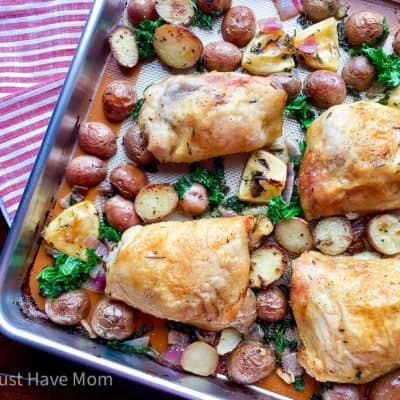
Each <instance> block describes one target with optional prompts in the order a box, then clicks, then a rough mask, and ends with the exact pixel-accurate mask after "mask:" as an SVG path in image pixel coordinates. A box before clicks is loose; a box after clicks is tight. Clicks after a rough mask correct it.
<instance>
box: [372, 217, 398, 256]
mask: <svg viewBox="0 0 400 400" xmlns="http://www.w3.org/2000/svg"><path fill="white" fill-rule="evenodd" d="M367 236H368V241H369V243H370V244H371V246H372V247H373V248H374V249H375V250H376V251H379V252H380V253H382V254H385V255H387V256H392V255H394V254H397V253H399V252H400V220H399V217H397V216H396V215H393V214H382V215H377V216H376V217H374V218H372V219H371V221H370V222H369V224H368V230H367Z"/></svg>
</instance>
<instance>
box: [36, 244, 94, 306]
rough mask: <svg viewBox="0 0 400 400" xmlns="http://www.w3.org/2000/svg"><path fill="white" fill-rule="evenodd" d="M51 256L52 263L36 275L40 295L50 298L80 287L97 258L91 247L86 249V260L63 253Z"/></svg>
mask: <svg viewBox="0 0 400 400" xmlns="http://www.w3.org/2000/svg"><path fill="white" fill-rule="evenodd" d="M53 257H54V264H53V265H52V266H47V267H45V268H44V269H43V270H42V271H40V273H39V274H38V275H37V280H38V282H39V289H40V293H41V295H42V296H45V297H50V298H53V297H56V296H58V295H59V294H61V293H64V292H69V291H70V290H75V289H78V288H80V287H81V286H82V284H83V282H85V280H86V279H87V278H88V276H89V272H90V270H91V269H92V268H93V267H94V266H95V265H96V264H97V262H98V260H99V257H98V256H97V255H96V249H93V248H91V249H87V250H86V258H87V260H86V261H82V260H80V259H79V258H77V257H74V256H68V255H66V254H63V253H58V254H55V255H54V256H53Z"/></svg>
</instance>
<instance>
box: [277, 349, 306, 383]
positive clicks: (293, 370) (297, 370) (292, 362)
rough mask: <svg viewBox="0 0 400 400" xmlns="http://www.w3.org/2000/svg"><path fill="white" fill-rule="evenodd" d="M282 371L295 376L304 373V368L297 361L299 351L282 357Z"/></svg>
mask: <svg viewBox="0 0 400 400" xmlns="http://www.w3.org/2000/svg"><path fill="white" fill-rule="evenodd" d="M281 367H282V371H283V372H286V373H289V374H290V375H293V376H294V377H295V378H296V377H298V376H301V375H303V373H304V369H303V367H302V366H301V365H300V364H299V362H298V361H297V353H294V352H293V353H289V354H285V355H283V356H282V357H281Z"/></svg>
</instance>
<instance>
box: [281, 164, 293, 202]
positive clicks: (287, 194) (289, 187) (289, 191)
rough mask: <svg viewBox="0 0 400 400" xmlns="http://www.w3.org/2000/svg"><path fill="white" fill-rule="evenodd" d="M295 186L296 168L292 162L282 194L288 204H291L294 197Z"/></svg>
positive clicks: (288, 166) (288, 167)
mask: <svg viewBox="0 0 400 400" xmlns="http://www.w3.org/2000/svg"><path fill="white" fill-rule="evenodd" d="M293 186H294V167H293V163H292V162H290V163H288V165H287V173H286V184H285V187H284V189H283V192H282V198H283V200H285V202H286V204H289V203H290V200H291V199H292V195H293Z"/></svg>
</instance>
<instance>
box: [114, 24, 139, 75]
mask: <svg viewBox="0 0 400 400" xmlns="http://www.w3.org/2000/svg"><path fill="white" fill-rule="evenodd" d="M108 42H109V44H110V48H111V53H112V55H113V57H114V58H115V60H116V61H117V63H118V64H119V65H121V67H125V68H133V67H134V66H135V65H136V64H137V63H138V61H139V50H138V47H137V44H136V39H135V34H134V32H133V31H132V30H131V29H130V28H128V27H127V26H117V27H115V28H114V29H113V30H112V31H111V33H110V36H109V38H108Z"/></svg>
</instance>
